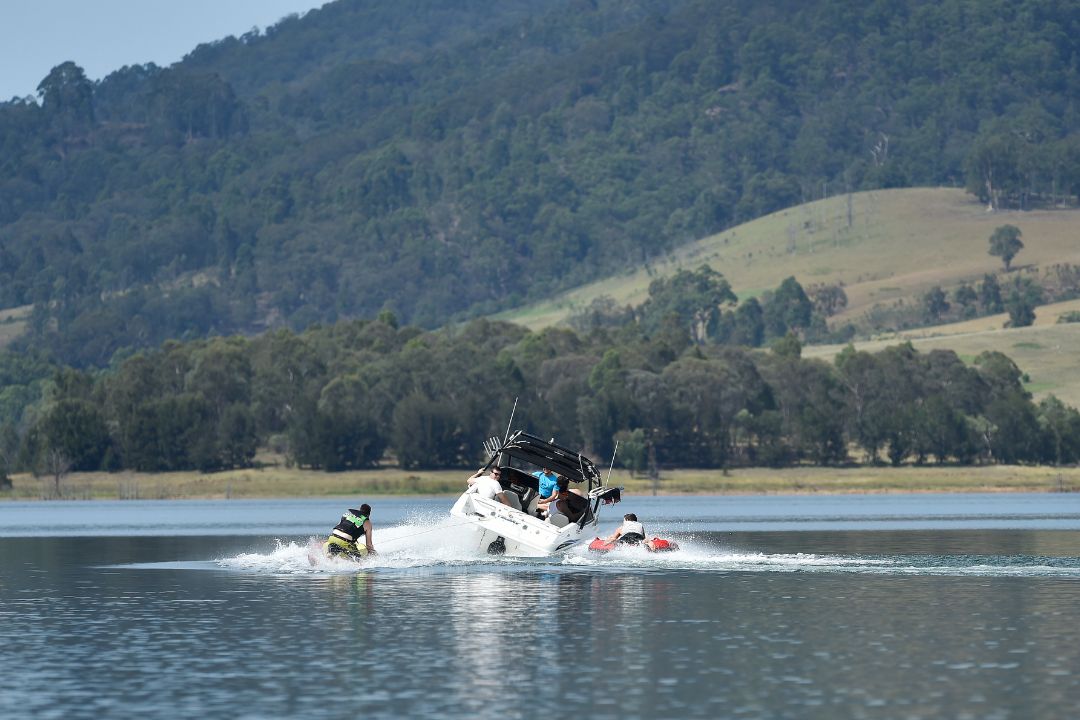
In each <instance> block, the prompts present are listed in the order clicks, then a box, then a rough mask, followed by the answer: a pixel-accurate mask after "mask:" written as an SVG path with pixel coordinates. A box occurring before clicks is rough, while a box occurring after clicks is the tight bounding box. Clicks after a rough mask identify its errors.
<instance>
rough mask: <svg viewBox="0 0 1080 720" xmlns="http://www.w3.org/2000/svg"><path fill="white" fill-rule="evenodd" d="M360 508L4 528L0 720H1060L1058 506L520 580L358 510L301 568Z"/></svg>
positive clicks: (1013, 506)
mask: <svg viewBox="0 0 1080 720" xmlns="http://www.w3.org/2000/svg"><path fill="white" fill-rule="evenodd" d="M358 502H360V501H359V500H354V501H352V502H351V503H350V502H349V501H348V500H317V501H316V500H274V501H237V500H231V501H215V502H209V501H207V502H195V501H190V502H189V501H160V502H144V501H127V502H99V501H93V502H48V503H10V502H9V503H0V682H2V683H3V689H2V690H0V717H4V718H63V719H64V720H70V719H72V718H136V717H137V718H140V720H147V719H154V718H169V720H175V719H176V718H229V719H230V720H236V719H240V718H355V717H363V718H372V717H374V718H396V717H448V718H473V717H480V718H540V717H550V716H554V717H587V718H830V719H831V718H1023V719H1028V718H1055V719H1058V718H1069V717H1080V495H1068V494H1064V495H915V496H899V495H888V496H886V495H878V496H839V497H833V496H826V497H817V496H799V497H783V496H770V497H668V498H636V497H629V498H626V499H625V500H624V502H623V503H622V504H621V505H619V506H616V507H615V508H614V509H611V508H606V509H605V512H606V513H607V515H606V517H604V518H602V521H601V528H600V529H601V531H602V532H607V531H609V530H610V529H613V528H614V527H615V525H616V524H617V522H616V520H617V518H618V517H620V516H621V513H622V512H628V511H633V512H637V513H638V514H639V516H641V517H642V519H643V520H644V521H645V525H646V529H647V530H648V531H650V533H655V534H660V535H663V536H669V537H673V538H675V539H676V540H678V541H679V543H680V544H681V546H682V550H681V551H679V552H676V553H670V554H667V555H650V554H648V553H646V552H645V551H643V550H641V551H637V550H631V551H627V552H624V553H620V554H619V555H618V556H615V555H608V556H590V555H588V554H587V553H585V552H578V553H572V554H569V555H567V556H565V557H556V558H551V559H547V560H543V561H535V560H528V561H525V560H513V559H493V558H490V557H488V556H486V555H485V556H481V555H476V554H474V553H472V552H470V551H468V550H465V549H464V547H465V544H464V536H463V535H462V534H461V533H462V528H460V527H457V523H458V522H459V521H457V520H451V519H450V518H449V517H448V516H447V515H446V512H447V510H448V508H449V506H450V504H451V500H450V499H447V498H439V499H405V498H395V499H383V498H374V499H372V501H371V503H372V505H373V506H374V512H373V521H374V523H375V546H376V548H378V549H379V551H380V555H379V556H378V557H377V558H374V559H373V560H371V561H369V562H368V563H367V564H365V565H364V566H363V567H360V568H358V567H357V566H355V565H352V564H350V563H347V562H344V561H342V562H331V561H327V560H321V559H320V560H318V561H317V562H316V563H315V564H314V565H313V564H312V562H311V561H310V560H309V555H308V550H309V546H310V545H312V543H314V542H315V541H316V540H319V539H321V538H322V536H323V535H324V533H325V532H326V531H327V530H328V529H329V528H330V527H331V526H332V525H333V524H334V523H335V522H336V521H337V518H338V517H339V516H340V514H341V512H342V511H343V510H344V509H345V507H347V506H348V505H350V504H352V505H353V506H355V504H356V503H358ZM605 521H606V522H605Z"/></svg>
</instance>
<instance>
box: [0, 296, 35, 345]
mask: <svg viewBox="0 0 1080 720" xmlns="http://www.w3.org/2000/svg"><path fill="white" fill-rule="evenodd" d="M31 309H32V308H31V306H29V305H24V306H22V307H17V308H11V309H9V310H0V349H2V348H3V347H4V346H5V345H7V344H8V343H10V342H11V341H12V340H14V339H15V338H17V337H19V335H21V334H22V331H23V330H24V329H25V328H26V319H27V318H28V317H30V310H31Z"/></svg>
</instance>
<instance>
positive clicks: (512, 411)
mask: <svg viewBox="0 0 1080 720" xmlns="http://www.w3.org/2000/svg"><path fill="white" fill-rule="evenodd" d="M517 401H518V399H517V398H514V409H513V410H511V411H510V422H508V423H507V424H506V435H505V436H504V437H503V445H506V441H507V440H509V439H510V428H511V427H512V426H513V424H514V413H516V412H517Z"/></svg>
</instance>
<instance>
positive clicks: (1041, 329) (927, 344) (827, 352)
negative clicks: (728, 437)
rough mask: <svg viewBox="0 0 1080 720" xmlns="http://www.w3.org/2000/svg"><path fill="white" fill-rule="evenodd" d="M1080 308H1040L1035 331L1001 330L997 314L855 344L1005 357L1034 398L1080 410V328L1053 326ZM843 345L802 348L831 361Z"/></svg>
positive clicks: (967, 356)
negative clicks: (992, 353) (1049, 397)
mask: <svg viewBox="0 0 1080 720" xmlns="http://www.w3.org/2000/svg"><path fill="white" fill-rule="evenodd" d="M1077 309H1080V301H1071V302H1067V303H1058V304H1056V305H1045V306H1043V307H1040V308H1037V309H1036V322H1035V324H1034V325H1032V326H1031V327H1024V328H1003V327H1002V326H1003V325H1004V323H1005V320H1006V316H1005V315H995V316H991V317H986V318H980V319H979V320H972V321H969V322H964V323H955V324H952V325H939V326H937V327H933V328H921V329H919V330H913V331H907V332H903V333H896V334H893V335H889V336H887V337H881V338H875V339H874V340H870V341H866V342H856V343H853V344H854V345H855V347H856V348H857V349H859V350H867V351H871V352H874V351H877V350H881V349H883V348H885V347H887V346H889V345H896V344H897V343H901V342H910V343H911V344H912V345H913V346H914V347H915V348H916V349H918V350H920V351H922V352H927V351H930V350H934V349H949V350H954V351H955V352H956V353H957V354H958V355H960V357H962V358H963V359H964V360H965V361H967V362H971V361H972V360H973V359H974V358H975V357H976V356H978V355H979V353H981V352H983V351H986V350H997V351H999V352H1002V353H1005V354H1006V355H1008V356H1009V357H1010V358H1012V360H1013V362H1015V363H1016V365H1017V367H1019V368H1020V369H1021V370H1022V371H1023V372H1025V373H1026V374H1027V375H1028V378H1029V380H1030V382H1029V383H1028V385H1027V388H1028V390H1029V391H1031V393H1032V394H1034V395H1035V397H1036V398H1039V397H1043V396H1045V395H1048V394H1053V395H1056V396H1057V397H1058V398H1060V399H1061V400H1062V401H1064V402H1065V403H1067V404H1069V405H1072V406H1073V407H1080V323H1066V324H1061V325H1058V324H1051V323H1053V322H1055V321H1056V319H1057V315H1058V314H1060V313H1062V312H1068V311H1070V310H1077ZM842 349H843V346H840V345H816V346H810V347H806V348H803V356H804V357H820V358H824V359H830V360H831V359H832V358H833V357H835V355H836V353H838V352H840V350H842Z"/></svg>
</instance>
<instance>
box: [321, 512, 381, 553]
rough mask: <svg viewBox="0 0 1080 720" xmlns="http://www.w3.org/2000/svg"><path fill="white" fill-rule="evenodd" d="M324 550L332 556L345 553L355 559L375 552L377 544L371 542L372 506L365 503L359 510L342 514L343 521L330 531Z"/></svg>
mask: <svg viewBox="0 0 1080 720" xmlns="http://www.w3.org/2000/svg"><path fill="white" fill-rule="evenodd" d="M361 540H363V542H361ZM323 550H325V551H326V554H327V555H329V556H330V557H334V556H335V555H345V556H347V557H349V558H351V559H354V560H360V559H362V558H363V557H365V556H366V555H368V554H374V553H375V546H374V545H372V544H371V506H370V505H368V504H367V503H364V504H363V505H361V506H360V509H359V510H353V509H349V510H348V511H347V512H346V513H345V514H344V515H342V516H341V521H340V522H339V523H338V524H337V525H336V526H335V527H334V529H333V530H331V531H330V537H328V538H327V539H326V542H325V543H323Z"/></svg>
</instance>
